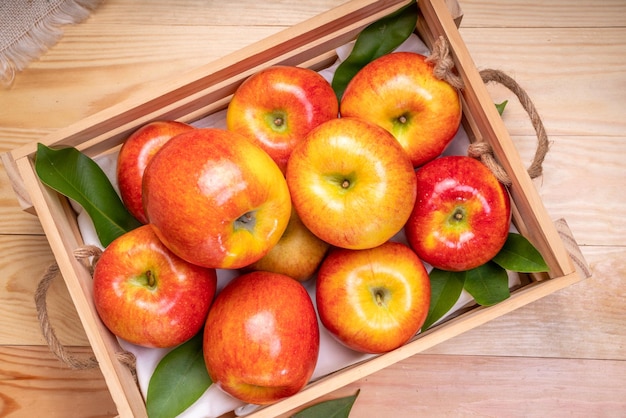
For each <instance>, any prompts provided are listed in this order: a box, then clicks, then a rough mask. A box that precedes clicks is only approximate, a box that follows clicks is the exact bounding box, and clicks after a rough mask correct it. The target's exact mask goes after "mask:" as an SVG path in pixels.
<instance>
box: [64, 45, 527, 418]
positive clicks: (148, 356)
mask: <svg viewBox="0 0 626 418" xmlns="http://www.w3.org/2000/svg"><path fill="white" fill-rule="evenodd" d="M353 44H354V43H350V44H347V45H344V46H343V47H341V48H339V49H338V50H337V55H338V60H337V62H336V63H335V64H333V65H332V66H331V67H329V68H327V69H324V70H322V71H320V74H322V75H323V76H324V78H326V79H327V80H328V81H329V82H330V81H331V79H332V76H333V74H334V71H335V69H336V68H337V66H338V65H339V63H340V61H341V60H343V59H345V58H346V57H347V56H348V55H349V53H350V51H351V49H352V46H353ZM397 51H413V52H417V53H420V54H423V55H429V53H430V52H429V50H428V48H427V47H426V45H425V44H424V43H423V42H422V41H421V40H420V39H419V38H418V37H417V36H416V35H411V37H410V38H409V39H407V41H405V42H404V43H403V44H402V45H401V46H400V47H398V49H397ZM224 115H225V111H222V115H212V116H210V117H207V118H205V119H202V120H199V121H197V122H194V123H193V125H194V126H196V127H207V126H213V127H218V128H224V127H225V122H224V117H223V116H224ZM468 145H469V139H468V137H467V134H466V132H465V131H464V129H463V127H462V126H461V127H460V128H459V131H458V132H457V134H456V136H455V138H454V140H453V141H452V143H451V144H450V145H449V146H448V148H446V150H445V151H444V155H467V147H468ZM116 159H117V153H109V154H106V155H102V156H100V157H97V158H95V161H96V162H97V163H98V164H99V165H100V166H101V167H102V168H103V170H104V171H105V173H106V174H107V176H108V177H109V179H110V180H111V182H112V183H113V185H114V187H115V188H116V190H117V181H116V176H115V169H116V163H117V161H116ZM73 206H74V209H75V210H76V211H77V212H78V225H79V229H80V231H81V234H82V236H83V240H84V241H85V244H92V245H97V246H99V247H100V248H102V245H101V244H100V242H99V241H98V238H97V236H96V233H95V229H94V227H93V223H92V222H91V219H90V218H89V216H88V215H87V214H86V213H85V212H84V211H83V210H82V208H81V207H80V206H79V205H78V204H75V203H73ZM511 230H512V231H515V229H514V227H513V226H512V227H511ZM393 240H395V241H400V242H405V243H406V240H405V237H404V234H403V232H400V233H399V234H398V235H397V236H396V237H394V239H393ZM426 267H427V269H428V270H429V271H430V269H431V267H430V266H428V265H426ZM217 274H218V291H219V290H221V289H222V288H223V287H224V286H225V285H226V284H227V283H228V282H229V281H230V280H231V279H232V278H234V277H235V276H236V275H237V274H238V272H236V271H229V270H218V271H217ZM314 283H315V281H314V279H312V280H309V281H308V282H306V283H304V285H305V287H306V288H307V290H308V292H309V294H310V295H311V299H312V301H313V303H315V294H314V292H315V285H314ZM519 284H520V281H519V276H518V275H517V274H513V273H510V274H509V287H513V286H517V285H519ZM473 304H474V300H473V298H472V297H471V296H470V295H469V294H468V293H467V292H466V291H465V290H464V291H463V292H462V294H461V296H460V297H459V300H458V301H457V303H456V304H455V305H454V306H453V307H452V308H451V309H450V311H449V312H448V313H447V314H446V315H445V316H444V317H442V318H441V319H440V320H439V321H438V322H441V321H443V320H445V319H446V318H447V317H449V316H450V315H453V314H454V313H455V312H457V311H458V310H460V309H462V308H465V307H468V306H471V305H473ZM118 340H119V342H120V345H121V346H122V348H124V349H125V350H128V351H130V352H132V353H133V354H134V355H135V356H136V358H137V364H136V369H137V378H138V382H139V387H140V389H141V392H142V394H143V396H144V399H145V397H146V393H147V390H148V383H149V381H150V377H151V376H152V373H153V372H154V369H155V367H156V366H157V364H158V363H159V361H160V360H161V358H163V356H165V354H167V353H168V352H169V351H170V349H154V348H145V347H139V346H136V345H133V344H130V343H128V342H126V341H123V340H121V339H119V338H118ZM372 356H373V355H369V354H362V353H357V352H355V351H353V350H351V349H348V348H346V347H345V346H344V345H342V344H341V343H339V342H338V341H337V340H336V339H335V338H334V337H333V336H332V335H330V333H328V331H326V330H325V329H324V327H323V326H322V324H321V323H320V351H319V356H318V362H317V366H316V368H315V371H314V374H313V377H312V380H315V379H318V378H320V377H322V376H325V375H327V374H329V373H332V372H334V371H336V370H339V369H342V368H344V367H346V366H349V365H351V364H354V363H357V362H360V361H362V360H366V359H368V358H370V357H372ZM256 408H258V406H256V405H247V404H245V403H244V402H242V401H240V400H238V399H235V398H233V397H231V396H230V395H228V394H226V393H225V392H223V391H222V390H221V389H219V388H218V387H217V385H211V386H210V387H209V388H208V389H207V391H206V392H205V393H204V394H203V395H202V396H201V397H200V398H199V399H198V400H197V401H196V402H195V403H194V404H193V405H191V406H190V407H189V408H188V409H187V410H186V411H184V412H183V413H182V414H180V415H179V417H181V418H214V417H219V416H220V415H223V414H225V413H227V412H230V411H233V410H234V411H235V414H236V415H238V416H243V415H246V414H248V413H251V412H253V411H254V410H255V409H256Z"/></svg>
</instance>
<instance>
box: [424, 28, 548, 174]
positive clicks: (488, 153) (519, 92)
mask: <svg viewBox="0 0 626 418" xmlns="http://www.w3.org/2000/svg"><path fill="white" fill-rule="evenodd" d="M427 61H429V62H431V63H433V65H434V66H433V74H434V75H435V77H437V78H438V79H440V80H444V81H447V82H448V83H449V84H450V85H452V86H453V87H455V88H457V89H461V88H463V80H462V79H461V78H460V77H459V76H458V75H457V74H456V73H455V72H454V61H453V60H452V57H451V56H450V50H449V48H448V43H447V42H446V40H445V38H444V37H443V36H440V37H439V38H438V39H437V40H436V41H435V44H434V45H433V49H432V52H431V55H430V56H429V57H428V59H427ZM480 76H481V78H482V80H483V82H484V83H485V84H487V83H491V82H496V83H499V84H502V85H503V86H505V87H506V88H507V89H509V90H510V91H511V92H513V93H514V94H515V96H517V98H518V100H519V102H520V104H521V105H522V107H523V108H524V110H525V111H526V113H527V114H528V116H529V118H530V121H531V123H532V125H533V128H534V129H535V133H536V135H537V149H536V150H535V155H534V157H533V160H532V163H531V164H530V166H529V167H528V169H527V170H528V174H529V175H530V178H532V179H534V178H537V177H539V176H541V174H542V172H543V161H544V159H545V157H546V154H547V153H548V149H549V147H550V142H549V141H548V135H547V134H546V130H545V128H544V126H543V122H542V121H541V117H540V116H539V113H538V112H537V109H536V108H535V105H534V104H533V102H532V100H531V99H530V97H529V96H528V94H527V93H526V91H525V90H524V89H523V88H522V87H521V86H520V85H519V84H518V83H517V81H515V80H514V79H513V78H512V77H510V76H508V75H507V74H506V73H504V72H502V71H500V70H493V69H486V70H482V71H480ZM467 154H468V156H470V157H474V158H480V160H481V161H482V162H483V164H485V165H486V166H487V167H488V168H489V169H490V170H491V171H492V172H493V174H494V175H495V176H496V178H497V179H498V180H499V181H500V182H501V183H503V184H505V185H507V186H509V185H510V184H511V178H510V177H509V175H508V174H507V173H506V171H505V170H504V168H502V166H501V165H500V164H499V163H498V161H497V160H496V158H495V156H494V154H493V150H492V148H491V145H489V144H488V143H486V142H482V141H481V142H474V143H472V144H470V145H469V147H468V150H467Z"/></svg>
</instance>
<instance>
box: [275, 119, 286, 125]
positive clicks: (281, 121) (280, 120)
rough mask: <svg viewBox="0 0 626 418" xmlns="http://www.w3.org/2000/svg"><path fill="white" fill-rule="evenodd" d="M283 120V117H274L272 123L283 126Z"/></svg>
mask: <svg viewBox="0 0 626 418" xmlns="http://www.w3.org/2000/svg"><path fill="white" fill-rule="evenodd" d="M284 122H285V121H284V120H283V118H276V119H274V125H276V126H283V123H284Z"/></svg>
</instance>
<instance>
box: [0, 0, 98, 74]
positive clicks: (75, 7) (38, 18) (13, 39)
mask: <svg viewBox="0 0 626 418" xmlns="http://www.w3.org/2000/svg"><path fill="white" fill-rule="evenodd" d="M101 2H102V0H0V83H1V84H2V85H4V86H9V85H11V83H12V82H13V79H14V77H15V74H16V73H17V72H19V71H22V70H23V69H24V68H26V66H27V65H28V64H29V63H30V62H31V61H32V60H34V59H37V58H39V57H40V56H41V54H43V53H44V52H46V51H47V49H48V48H50V47H51V46H52V45H54V44H55V43H56V42H58V40H59V39H60V38H61V36H62V35H63V31H62V28H61V27H62V26H63V25H67V24H73V23H78V22H81V21H83V20H84V19H86V18H87V17H88V16H89V14H90V13H91V11H93V10H94V9H95V8H96V6H97V5H98V4H100V3H101Z"/></svg>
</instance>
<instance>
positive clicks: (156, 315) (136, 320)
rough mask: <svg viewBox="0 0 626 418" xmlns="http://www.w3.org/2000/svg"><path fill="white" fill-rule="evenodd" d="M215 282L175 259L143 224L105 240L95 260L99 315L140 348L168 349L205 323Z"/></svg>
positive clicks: (204, 271)
mask: <svg viewBox="0 0 626 418" xmlns="http://www.w3.org/2000/svg"><path fill="white" fill-rule="evenodd" d="M216 285H217V276H216V272H215V270H214V269H206V268H203V267H199V266H196V265H194V264H191V263H188V262H186V261H185V260H183V259H181V258H179V257H177V256H176V255H175V254H174V253H172V252H171V251H170V250H169V249H168V248H167V247H165V246H164V245H163V243H161V241H160V240H159V239H158V238H157V236H156V235H155V234H154V231H153V230H152V228H151V227H150V226H148V225H143V226H140V227H139V228H136V229H134V230H132V231H130V232H127V233H125V234H123V235H121V236H120V237H118V238H117V239H115V240H114V241H113V242H112V243H111V244H109V245H108V246H107V247H106V249H105V250H104V252H103V253H102V256H101V257H100V259H99V260H98V263H97V264H96V267H95V270H94V274H93V297H94V303H95V307H96V310H97V312H98V315H99V316H100V318H101V319H102V322H103V323H104V324H105V325H106V327H107V328H108V329H109V330H110V331H111V332H112V333H113V334H115V335H116V336H118V337H120V338H122V339H124V340H126V341H128V342H131V343H133V344H137V345H141V346H145V347H161V348H164V347H173V346H176V345H178V344H181V343H183V342H185V341H187V340H188V339H190V338H191V337H193V336H194V335H196V334H197V333H198V332H199V331H200V330H201V329H202V326H203V325H204V323H205V320H206V317H207V314H208V312H209V307H210V305H211V302H212V301H213V297H214V295H215V291H216Z"/></svg>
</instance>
